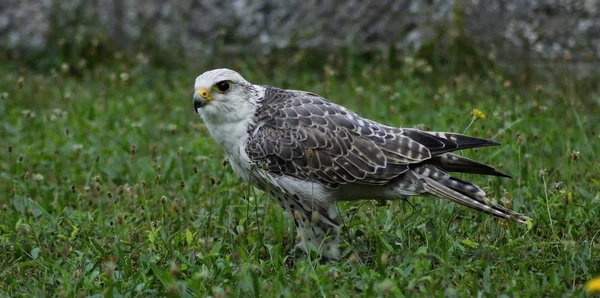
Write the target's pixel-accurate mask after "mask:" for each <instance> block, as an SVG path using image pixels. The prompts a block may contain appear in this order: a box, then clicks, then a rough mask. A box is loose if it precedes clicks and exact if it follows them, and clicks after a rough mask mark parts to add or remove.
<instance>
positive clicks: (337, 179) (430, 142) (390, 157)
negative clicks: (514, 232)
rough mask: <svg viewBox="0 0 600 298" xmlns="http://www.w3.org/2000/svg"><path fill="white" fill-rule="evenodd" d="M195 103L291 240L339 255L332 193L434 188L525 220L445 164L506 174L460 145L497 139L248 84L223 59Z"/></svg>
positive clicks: (339, 196) (397, 194) (396, 195)
mask: <svg viewBox="0 0 600 298" xmlns="http://www.w3.org/2000/svg"><path fill="white" fill-rule="evenodd" d="M193 102H194V111H195V112H196V113H198V114H199V115H200V116H201V117H202V119H203V121H204V123H205V125H206V127H207V129H208V131H209V133H210V135H211V136H212V137H213V138H214V140H215V141H216V143H217V144H218V145H219V146H221V147H222V148H223V150H224V151H225V154H226V156H227V158H228V159H229V162H230V165H231V167H232V168H233V170H234V171H235V173H236V174H237V175H238V176H239V177H240V178H241V179H243V180H244V181H247V182H249V183H251V184H252V185H254V186H255V187H257V188H259V189H261V190H262V191H264V192H265V193H268V194H270V195H271V196H272V197H273V198H274V199H276V200H277V202H278V203H279V204H280V205H281V207H282V208H283V209H285V210H286V211H287V212H288V213H289V214H290V215H291V219H293V221H294V224H295V225H296V229H297V232H298V235H299V238H300V243H299V244H298V246H297V247H299V248H301V249H302V250H304V251H305V252H307V253H309V251H310V250H316V251H318V252H319V253H320V255H321V256H322V257H323V259H326V260H327V259H329V260H337V259H338V258H339V228H340V221H339V218H338V212H337V208H336V202H337V201H356V200H365V199H374V200H397V199H405V198H406V197H407V196H416V195H433V196H435V197H439V198H443V199H447V200H450V201H452V202H455V203H458V204H460V205H463V206H466V207H469V208H472V209H474V210H477V211H480V212H483V213H488V214H491V215H493V216H496V217H500V218H504V219H508V220H512V221H516V222H519V223H526V222H527V221H528V220H530V219H529V218H528V217H527V216H525V215H522V214H520V213H517V212H515V211H512V210H509V209H507V208H505V207H503V206H500V205H498V204H496V203H494V202H492V201H491V200H490V199H488V198H487V197H486V194H485V192H484V191H483V190H481V188H479V187H478V186H476V185H474V184H472V183H470V182H467V181H464V180H461V179H459V178H456V177H453V176H451V175H450V174H449V173H451V172H459V173H474V174H482V175H492V176H500V177H510V176H508V175H506V174H504V173H501V172H499V171H497V170H496V169H494V168H493V167H490V166H488V165H485V164H483V163H479V162H477V161H474V160H471V159H468V158H466V157H462V156H460V155H457V154H455V153H454V152H455V151H457V150H463V149H469V148H477V147H485V146H496V145H500V144H499V143H496V142H493V141H491V140H486V139H480V138H474V137H469V136H465V135H462V134H457V133H448V132H430V131H422V130H418V129H412V128H399V127H393V126H388V125H384V124H381V123H378V122H376V121H373V120H369V119H366V118H363V117H361V116H359V115H358V114H357V113H355V112H352V111H350V110H349V109H346V108H345V107H343V106H341V105H337V104H335V103H333V102H330V101H328V100H326V99H325V98H323V97H321V96H319V95H317V94H315V93H311V92H306V91H298V90H286V89H281V88H277V87H271V86H262V85H255V84H252V83H250V82H248V81H246V80H245V79H244V78H243V77H242V76H241V75H240V74H239V73H237V72H235V71H233V70H229V69H214V70H210V71H207V72H205V73H203V74H201V75H200V76H198V77H197V78H196V82H195V84H194V95H193Z"/></svg>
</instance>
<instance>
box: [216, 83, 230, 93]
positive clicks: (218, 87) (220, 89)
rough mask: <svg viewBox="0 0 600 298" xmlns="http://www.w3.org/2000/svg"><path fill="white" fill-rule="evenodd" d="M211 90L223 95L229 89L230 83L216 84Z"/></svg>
mask: <svg viewBox="0 0 600 298" xmlns="http://www.w3.org/2000/svg"><path fill="white" fill-rule="evenodd" d="M213 89H214V90H215V91H217V92H219V93H225V92H227V91H229V90H230V89H231V81H220V82H217V83H216V84H215V85H214V86H213Z"/></svg>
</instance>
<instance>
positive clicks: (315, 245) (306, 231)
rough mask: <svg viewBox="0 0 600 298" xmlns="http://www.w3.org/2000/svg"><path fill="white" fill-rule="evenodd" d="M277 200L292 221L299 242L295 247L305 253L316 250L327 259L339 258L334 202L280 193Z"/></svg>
mask: <svg viewBox="0 0 600 298" xmlns="http://www.w3.org/2000/svg"><path fill="white" fill-rule="evenodd" d="M277 200H278V201H279V204H280V205H281V207H283V208H284V209H286V210H287V211H288V212H289V214H290V215H291V217H292V220H293V221H294V225H295V226H296V229H297V232H298V236H299V237H300V243H299V244H298V245H296V248H299V249H302V250H303V251H304V252H306V253H307V254H309V253H310V251H311V250H315V251H317V252H318V253H319V254H321V256H323V257H324V258H326V259H329V260H337V259H338V258H339V227H340V225H339V221H338V214H337V208H336V206H335V204H328V205H327V206H323V204H318V203H321V202H316V201H315V202H304V201H302V200H301V199H300V198H299V197H298V196H296V195H280V196H277Z"/></svg>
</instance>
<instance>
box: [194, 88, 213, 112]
mask: <svg viewBox="0 0 600 298" xmlns="http://www.w3.org/2000/svg"><path fill="white" fill-rule="evenodd" d="M212 100H213V98H212V95H211V94H210V91H209V90H206V89H204V88H200V89H198V90H196V92H194V111H195V112H196V113H197V112H198V109H200V108H202V107H205V106H206V105H207V104H209V103H210V102H211V101H212Z"/></svg>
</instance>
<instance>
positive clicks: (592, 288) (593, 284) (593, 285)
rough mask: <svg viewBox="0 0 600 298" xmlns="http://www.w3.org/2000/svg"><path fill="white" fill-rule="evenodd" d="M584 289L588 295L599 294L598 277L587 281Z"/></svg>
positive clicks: (599, 283)
mask: <svg viewBox="0 0 600 298" xmlns="http://www.w3.org/2000/svg"><path fill="white" fill-rule="evenodd" d="M585 289H586V290H587V291H588V292H590V293H593V292H600V276H598V277H596V278H592V280H590V281H588V282H587V284H586V285H585Z"/></svg>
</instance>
